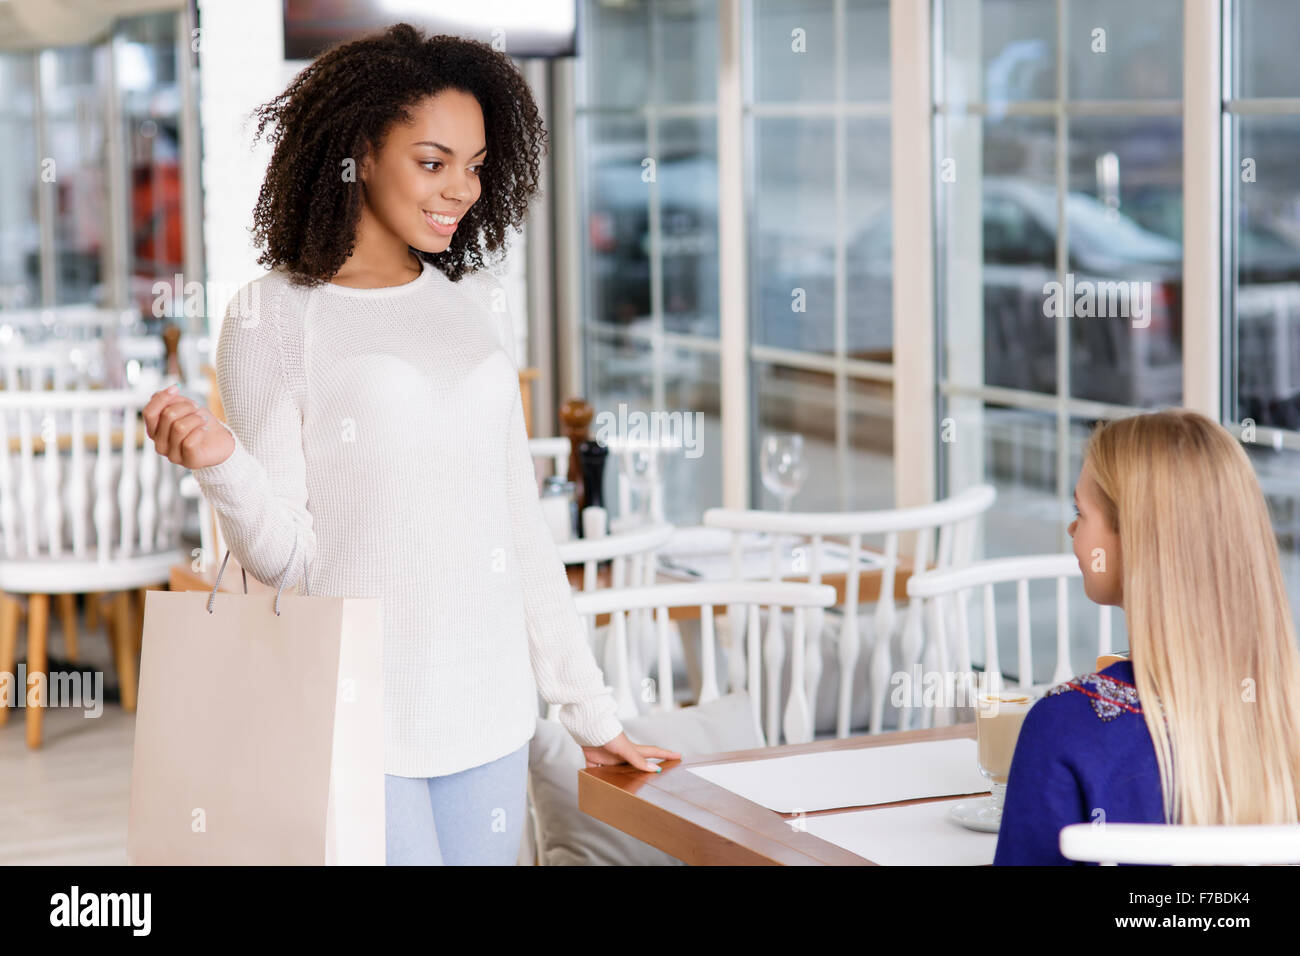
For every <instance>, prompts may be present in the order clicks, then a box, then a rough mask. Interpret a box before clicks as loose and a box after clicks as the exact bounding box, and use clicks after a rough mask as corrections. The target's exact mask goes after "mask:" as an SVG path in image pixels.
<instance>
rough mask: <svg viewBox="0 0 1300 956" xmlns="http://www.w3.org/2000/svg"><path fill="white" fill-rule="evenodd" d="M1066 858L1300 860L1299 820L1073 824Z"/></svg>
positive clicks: (1233, 862)
mask: <svg viewBox="0 0 1300 956" xmlns="http://www.w3.org/2000/svg"><path fill="white" fill-rule="evenodd" d="M1060 840H1061V842H1060V847H1061V855H1062V856H1063V857H1065V858H1066V859H1067V860H1081V861H1083V862H1086V863H1100V864H1102V865H1104V866H1114V865H1116V864H1119V863H1135V864H1148V865H1154V866H1159V865H1169V866H1194V865H1204V866H1249V865H1252V864H1260V865H1262V864H1278V863H1283V864H1296V863H1300V824H1296V823H1286V824H1248V825H1237V826H1182V825H1170V824H1164V823H1105V824H1095V823H1072V824H1070V825H1069V826H1067V827H1062V828H1061V837H1060Z"/></svg>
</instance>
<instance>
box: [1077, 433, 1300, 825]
mask: <svg viewBox="0 0 1300 956" xmlns="http://www.w3.org/2000/svg"><path fill="white" fill-rule="evenodd" d="M1085 461H1086V463H1087V464H1088V465H1089V467H1090V468H1091V471H1092V475H1093V477H1094V479H1095V480H1096V482H1097V485H1098V486H1099V488H1100V492H1101V494H1100V497H1101V499H1102V505H1103V510H1104V512H1105V514H1106V517H1107V519H1108V521H1109V523H1110V526H1111V528H1112V530H1114V531H1116V532H1117V533H1118V534H1119V540H1120V554H1121V564H1122V566H1123V570H1122V575H1121V578H1122V587H1123V603H1124V611H1125V615H1126V617H1127V621H1128V632H1129V650H1130V653H1131V656H1132V660H1133V673H1134V678H1135V681H1136V684H1137V690H1138V697H1139V699H1140V701H1141V707H1142V713H1143V716H1144V718H1145V720H1146V725H1147V729H1148V730H1149V731H1150V733H1151V740H1152V742H1153V744H1154V745H1155V751H1156V760H1157V763H1158V764H1159V768H1160V784H1161V790H1162V793H1163V795H1164V808H1165V820H1166V822H1170V823H1185V824H1233V823H1296V822H1298V817H1297V813H1298V810H1300V807H1298V803H1300V801H1298V800H1297V786H1298V784H1300V650H1298V649H1297V647H1296V632H1295V626H1294V624H1293V623H1292V619H1291V609H1290V604H1289V602H1288V600H1287V595H1286V588H1285V585H1284V583H1283V580H1282V571H1281V568H1280V566H1279V564H1278V554H1277V543H1276V541H1275V539H1274V536H1273V528H1272V526H1271V524H1270V522H1269V516H1268V508H1267V506H1266V505H1265V503H1264V496H1263V494H1262V493H1261V492H1260V488H1259V483H1258V482H1257V481H1256V479H1255V474H1254V471H1253V470H1252V468H1251V465H1250V461H1249V459H1248V458H1247V457H1246V453H1245V452H1244V451H1243V450H1242V448H1241V446H1240V444H1238V442H1237V441H1236V439H1234V438H1233V437H1232V436H1231V435H1230V434H1229V433H1228V432H1227V430H1226V429H1224V428H1223V427H1222V426H1220V425H1218V424H1216V423H1215V422H1213V421H1211V420H1210V419H1208V418H1206V417H1205V416H1204V415H1200V414H1197V413H1196V412H1192V411H1188V410H1186V409H1173V410H1168V411H1161V412H1155V413H1151V414H1146V415H1135V416H1133V417H1130V418H1122V419H1119V420H1116V421H1112V422H1108V423H1105V424H1103V425H1101V426H1099V427H1098V428H1097V430H1096V431H1094V432H1093V435H1092V438H1091V440H1090V442H1089V443H1088V449H1087V452H1086V453H1085Z"/></svg>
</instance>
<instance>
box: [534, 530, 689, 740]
mask: <svg viewBox="0 0 1300 956" xmlns="http://www.w3.org/2000/svg"><path fill="white" fill-rule="evenodd" d="M582 520H583V533H584V534H585V535H586V537H583V538H576V539H574V540H572V541H561V542H558V543H557V544H556V548H557V549H558V550H559V552H560V560H562V561H563V562H564V564H565V565H566V566H568V565H582V590H583V593H590V592H592V591H595V590H597V589H598V588H599V586H600V584H599V582H600V579H599V576H598V575H599V568H600V565H601V564H603V563H604V562H606V561H608V562H610V586H611V587H614V588H623V587H637V586H645V585H650V584H654V580H655V563H656V557H657V555H658V553H659V549H660V548H662V547H663V546H664V544H665V543H666V542H667V541H668V539H669V538H671V537H672V535H673V531H674V530H675V529H674V528H673V526H672V525H670V524H656V525H650V526H648V527H644V528H637V529H635V530H633V531H624V532H619V533H616V534H607V533H606V530H607V529H606V525H607V516H606V513H605V509H603V508H588V509H587V510H586V511H585V512H583V515H582ZM586 621H587V639H588V641H590V642H591V645H592V647H593V649H594V648H595V647H596V643H597V628H596V616H595V615H594V614H592V615H588V616H587V618H586ZM647 625H648V615H647V614H646V613H645V612H640V611H638V612H636V613H635V614H633V619H632V624H631V634H632V639H631V641H630V643H629V660H628V680H627V682H626V685H623V686H620V685H614V688H615V696H616V698H617V700H618V705H619V707H618V716H619V718H620V719H626V718H629V717H635V716H637V714H639V713H640V712H641V711H640V708H639V707H638V704H637V700H638V698H637V696H636V695H635V694H633V693H632V689H631V688H632V686H634V685H639V684H640V682H641V680H642V678H644V676H645V675H646V673H648V664H647V663H646V662H645V660H644V658H643V656H642V645H643V643H644V641H643V636H644V635H645V633H646V631H647ZM613 650H614V645H613V644H612V643H611V642H606V644H605V648H604V656H605V666H606V667H608V666H609V664H610V663H611V659H610V656H611V654H612V653H613ZM558 711H559V707H558V706H556V705H554V704H552V705H550V706H549V707H548V709H547V717H549V718H551V719H555V717H556V714H557V712H558Z"/></svg>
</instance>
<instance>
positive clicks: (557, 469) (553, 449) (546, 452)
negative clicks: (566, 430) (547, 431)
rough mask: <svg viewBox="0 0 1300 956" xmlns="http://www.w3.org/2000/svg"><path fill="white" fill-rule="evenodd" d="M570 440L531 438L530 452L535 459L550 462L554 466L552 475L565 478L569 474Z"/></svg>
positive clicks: (529, 441)
mask: <svg viewBox="0 0 1300 956" xmlns="http://www.w3.org/2000/svg"><path fill="white" fill-rule="evenodd" d="M570 448H571V446H570V444H569V439H567V438H530V439H528V452H529V454H531V455H532V456H533V458H534V459H541V460H543V461H549V462H551V464H552V467H553V469H554V470H553V471H552V472H551V474H553V475H559V476H561V477H564V476H566V475H568V473H569V451H570Z"/></svg>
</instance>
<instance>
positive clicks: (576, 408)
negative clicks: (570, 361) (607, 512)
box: [560, 398, 595, 505]
mask: <svg viewBox="0 0 1300 956" xmlns="http://www.w3.org/2000/svg"><path fill="white" fill-rule="evenodd" d="M594 415H595V411H594V410H593V409H592V407H591V405H590V404H589V403H588V402H587V401H586V400H585V399H581V398H571V399H569V400H568V401H567V402H565V403H564V404H563V405H561V406H560V431H561V432H563V434H564V437H565V438H567V439H569V474H568V475H567V477H568V479H569V481H571V482H573V496H574V497H573V500H574V501H576V502H578V504H579V505H581V504H582V502H583V501H585V500H586V489H585V488H583V484H582V455H581V453H580V451H579V447H578V446H580V445H581V444H582V443H583V442H584V441H586V440H587V427H588V426H589V425H590V424H591V419H592V417H593V416H594Z"/></svg>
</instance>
